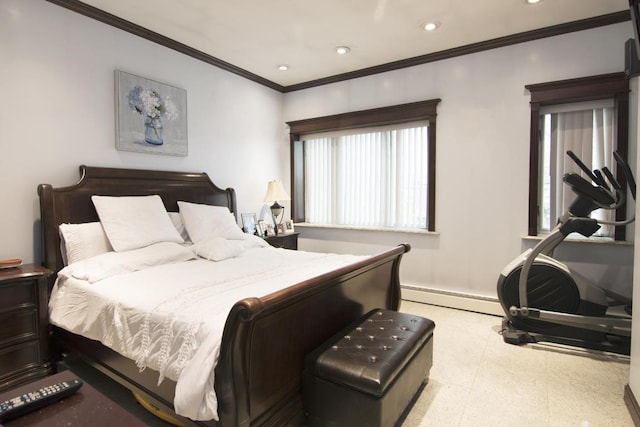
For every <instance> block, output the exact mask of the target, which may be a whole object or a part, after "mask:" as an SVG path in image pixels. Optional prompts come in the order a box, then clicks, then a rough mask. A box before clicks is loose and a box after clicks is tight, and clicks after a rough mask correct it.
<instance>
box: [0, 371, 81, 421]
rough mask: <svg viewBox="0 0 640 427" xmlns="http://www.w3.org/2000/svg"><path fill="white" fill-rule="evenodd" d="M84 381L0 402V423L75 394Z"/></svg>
mask: <svg viewBox="0 0 640 427" xmlns="http://www.w3.org/2000/svg"><path fill="white" fill-rule="evenodd" d="M81 386H82V380H79V379H74V380H68V381H61V382H59V383H55V384H51V385H48V386H46V387H42V388H41V389H39V390H34V391H31V392H29V393H25V394H22V395H20V396H16V397H14V398H12V399H9V400H5V401H4V402H0V421H7V420H10V419H12V418H15V417H19V416H20V415H23V414H26V413H27V412H31V411H35V410H36V409H40V408H42V407H43V406H47V405H49V404H51V403H53V402H56V401H58V400H60V399H62V398H64V397H67V396H69V395H70V394H73V393H75V392H76V391H78V389H79V388H80V387H81Z"/></svg>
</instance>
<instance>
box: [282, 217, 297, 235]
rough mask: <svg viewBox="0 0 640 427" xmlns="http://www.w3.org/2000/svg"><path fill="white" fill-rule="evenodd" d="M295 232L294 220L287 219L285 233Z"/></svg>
mask: <svg viewBox="0 0 640 427" xmlns="http://www.w3.org/2000/svg"><path fill="white" fill-rule="evenodd" d="M294 231H295V230H294V226H293V220H291V219H285V220H284V232H285V233H293V232H294Z"/></svg>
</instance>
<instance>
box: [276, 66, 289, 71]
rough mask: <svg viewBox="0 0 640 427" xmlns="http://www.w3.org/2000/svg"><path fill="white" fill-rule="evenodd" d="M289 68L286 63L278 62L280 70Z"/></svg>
mask: <svg viewBox="0 0 640 427" xmlns="http://www.w3.org/2000/svg"><path fill="white" fill-rule="evenodd" d="M288 69H289V66H288V65H286V64H280V65H278V70H280V71H287V70H288Z"/></svg>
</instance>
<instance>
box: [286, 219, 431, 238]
mask: <svg viewBox="0 0 640 427" xmlns="http://www.w3.org/2000/svg"><path fill="white" fill-rule="evenodd" d="M294 227H296V228H297V227H299V228H319V229H325V230H354V231H375V232H383V233H406V234H423V235H429V236H439V235H440V233H438V232H437V231H428V230H424V229H417V228H387V227H357V226H354V225H334V224H330V225H326V224H311V223H308V222H296V223H295V224H294Z"/></svg>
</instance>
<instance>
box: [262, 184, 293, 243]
mask: <svg viewBox="0 0 640 427" xmlns="http://www.w3.org/2000/svg"><path fill="white" fill-rule="evenodd" d="M278 200H291V197H289V195H288V194H287V192H286V190H285V189H284V186H283V185H282V181H269V183H268V184H267V194H265V196H264V201H265V202H273V204H272V205H271V206H270V207H269V209H271V216H272V217H273V225H274V226H275V232H276V234H278V224H280V223H281V222H282V218H283V217H284V206H282V205H280V204H279V203H278ZM278 216H280V220H278Z"/></svg>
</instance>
